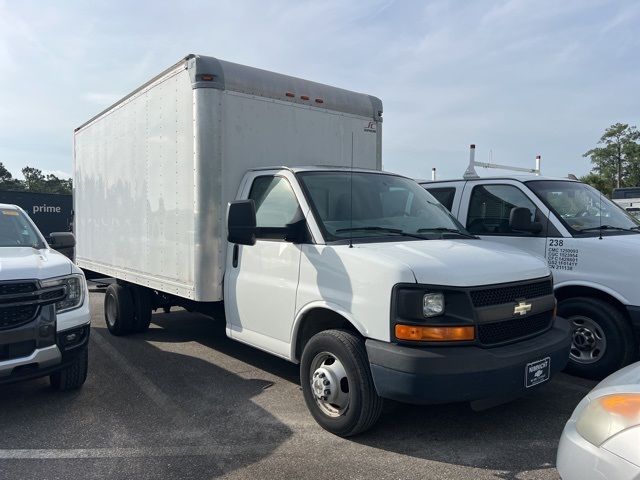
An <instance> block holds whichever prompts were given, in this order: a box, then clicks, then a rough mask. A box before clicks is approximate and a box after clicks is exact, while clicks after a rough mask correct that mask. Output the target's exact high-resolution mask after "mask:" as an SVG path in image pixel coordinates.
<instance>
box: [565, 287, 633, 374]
mask: <svg viewBox="0 0 640 480" xmlns="http://www.w3.org/2000/svg"><path fill="white" fill-rule="evenodd" d="M558 315H560V316H561V317H564V318H566V319H567V320H568V321H569V323H570V325H571V328H572V335H573V339H572V344H571V352H570V355H569V363H568V364H567V368H566V369H565V370H566V371H567V372H568V373H570V374H572V375H577V376H579V377H584V378H591V379H595V380H599V379H602V378H604V377H606V376H607V375H609V374H610V373H613V372H615V371H616V370H618V369H620V368H622V367H624V366H625V365H628V364H629V363H631V362H632V361H633V359H634V357H635V354H636V349H637V346H636V342H635V339H634V336H633V331H632V330H631V327H630V325H629V323H628V322H627V319H626V318H625V317H624V315H622V313H620V311H619V310H618V309H617V308H616V307H614V306H613V305H611V304H610V303H607V302H605V301H603V300H600V299H597V298H588V297H576V298H568V299H566V300H562V301H561V302H560V303H559V304H558Z"/></svg>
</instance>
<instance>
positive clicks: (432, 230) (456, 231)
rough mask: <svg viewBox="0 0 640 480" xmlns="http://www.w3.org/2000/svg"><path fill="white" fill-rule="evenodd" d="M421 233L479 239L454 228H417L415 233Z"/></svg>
mask: <svg viewBox="0 0 640 480" xmlns="http://www.w3.org/2000/svg"><path fill="white" fill-rule="evenodd" d="M422 232H441V233H455V234H457V235H460V236H462V237H465V238H475V239H477V238H479V237H477V236H476V235H471V234H469V233H465V232H462V231H460V230H457V229H455V228H446V227H437V228H419V229H418V231H417V233H422Z"/></svg>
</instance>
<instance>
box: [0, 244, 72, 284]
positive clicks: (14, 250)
mask: <svg viewBox="0 0 640 480" xmlns="http://www.w3.org/2000/svg"><path fill="white" fill-rule="evenodd" d="M71 272H72V263H71V261H70V260H69V259H68V258H67V257H65V256H64V255H62V254H61V253H58V252H56V251H55V250H50V249H47V248H43V249H41V250H38V249H35V248H31V247H0V281H3V280H26V279H37V280H44V279H47V278H53V277H60V276H63V275H69V274H70V273H71Z"/></svg>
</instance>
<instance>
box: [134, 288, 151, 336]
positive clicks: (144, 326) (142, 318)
mask: <svg viewBox="0 0 640 480" xmlns="http://www.w3.org/2000/svg"><path fill="white" fill-rule="evenodd" d="M131 293H132V297H133V310H134V320H133V328H132V330H131V331H132V333H143V332H146V331H147V330H148V329H149V324H150V323H151V292H150V291H149V290H148V289H147V288H145V287H131Z"/></svg>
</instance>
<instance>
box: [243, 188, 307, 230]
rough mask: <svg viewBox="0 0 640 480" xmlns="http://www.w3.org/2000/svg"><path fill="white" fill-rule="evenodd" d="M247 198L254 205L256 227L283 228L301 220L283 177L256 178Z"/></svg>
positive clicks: (293, 197) (290, 191) (297, 206)
mask: <svg viewBox="0 0 640 480" xmlns="http://www.w3.org/2000/svg"><path fill="white" fill-rule="evenodd" d="M249 198H250V199H252V200H253V201H254V202H255V204H256V224H257V226H258V227H285V226H286V225H287V224H289V223H292V222H294V221H295V220H297V219H299V218H302V212H301V211H300V206H299V205H298V199H297V198H296V195H295V193H294V192H293V189H292V188H291V185H289V182H288V181H287V180H286V179H285V178H283V177H275V176H264V177H257V178H256V179H255V180H254V181H253V185H251V192H250V193H249Z"/></svg>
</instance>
